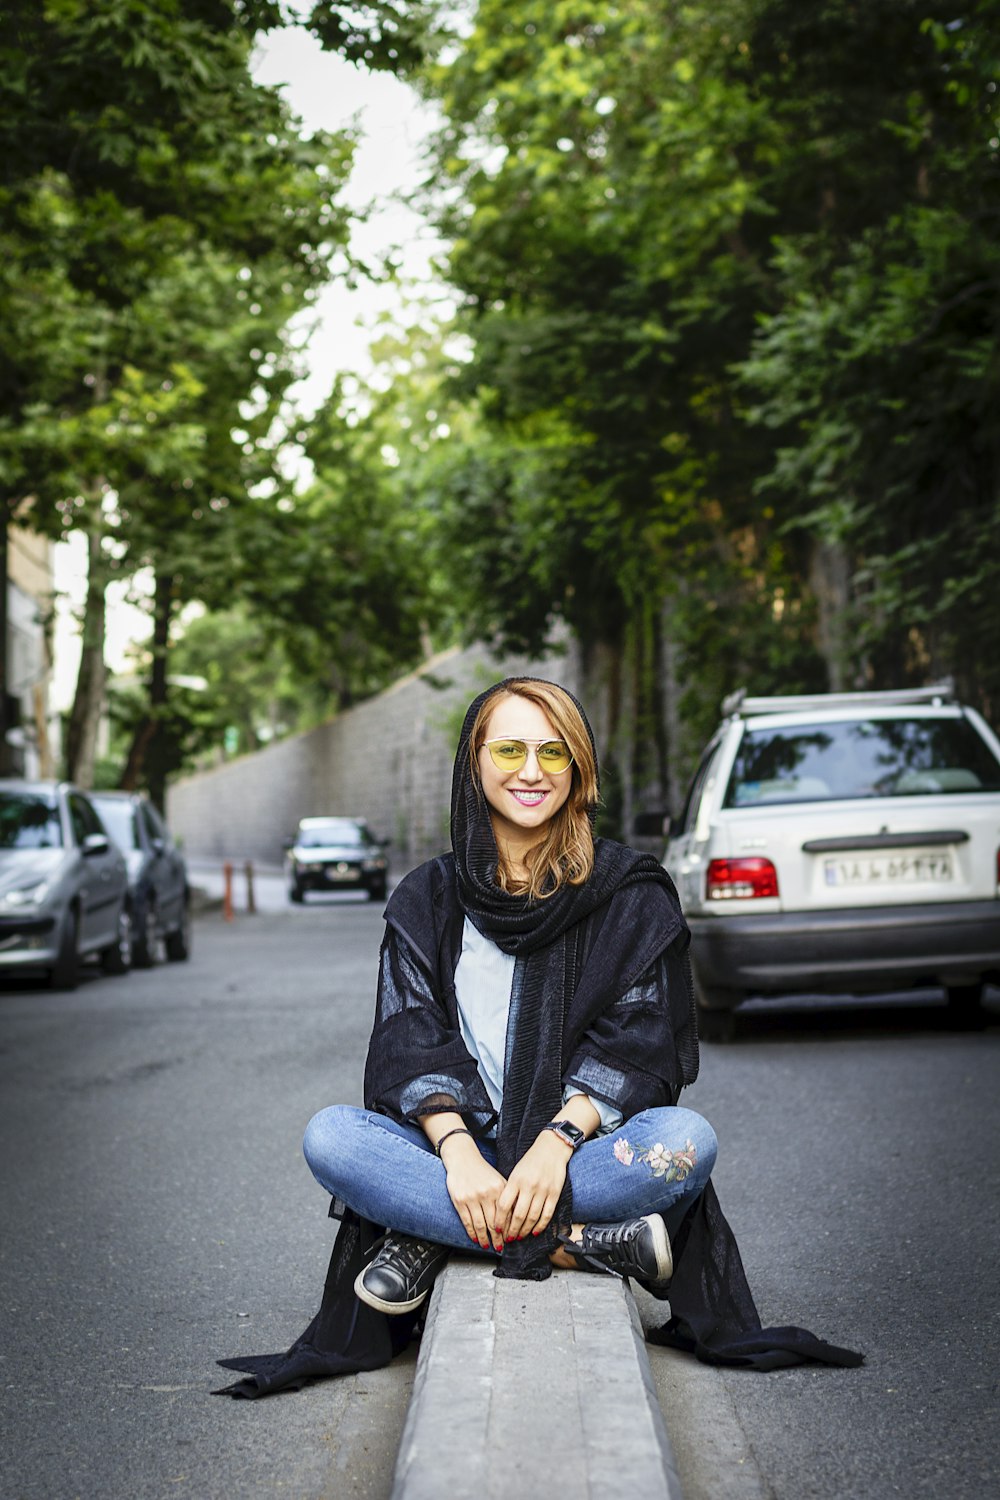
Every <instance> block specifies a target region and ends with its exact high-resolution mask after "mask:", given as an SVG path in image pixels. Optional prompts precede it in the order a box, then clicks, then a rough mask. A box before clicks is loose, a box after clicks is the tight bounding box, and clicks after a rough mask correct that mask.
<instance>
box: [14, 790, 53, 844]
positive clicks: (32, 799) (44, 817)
mask: <svg viewBox="0 0 1000 1500" xmlns="http://www.w3.org/2000/svg"><path fill="white" fill-rule="evenodd" d="M61 848H62V829H61V828H60V826H59V812H58V809H57V808H56V805H55V803H54V802H49V801H47V800H46V799H45V798H44V797H37V796H33V795H32V794H31V793H30V792H0V849H61Z"/></svg>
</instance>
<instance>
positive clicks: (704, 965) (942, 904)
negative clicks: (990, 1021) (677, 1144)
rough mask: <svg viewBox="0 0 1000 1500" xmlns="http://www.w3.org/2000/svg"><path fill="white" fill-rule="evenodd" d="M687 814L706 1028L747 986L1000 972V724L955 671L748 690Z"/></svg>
mask: <svg viewBox="0 0 1000 1500" xmlns="http://www.w3.org/2000/svg"><path fill="white" fill-rule="evenodd" d="M722 712H723V715H724V718H723V722H722V723H721V724H720V726H719V728H718V729H717V730H716V732H715V734H714V735H713V736H712V739H711V741H710V742H709V744H708V747H707V749H706V750H705V753H704V755H703V756H702V759H701V763H700V765H699V766H698V769H697V771H696V773H695V776H694V780H693V782H692V784H691V789H690V791H689V793H688V797H687V802H686V804H685V807H684V811H683V812H682V814H681V816H680V818H679V819H677V820H676V822H675V823H674V822H672V823H671V826H670V830H669V842H668V844H667V851H666V855H665V858H664V864H665V865H666V867H667V869H668V870H669V871H670V873H671V874H672V875H673V877H674V880H675V881H676V883H677V887H678V890H679V892H680V897H681V902H682V904H683V906H684V910H685V913H686V915H687V918H688V921H689V923H690V925H691V931H692V950H691V957H692V967H693V971H694V980H695V992H696V998H697V1001H698V1005H699V1017H700V1019H701V1022H702V1034H703V1035H705V1036H709V1037H711V1036H715V1037H719V1038H721V1037H724V1036H725V1035H727V1034H729V1033H731V1029H732V1012H733V1010H734V1009H735V1007H736V1006H737V1005H739V1004H740V1002H741V1001H742V1000H744V999H746V998H747V997H749V996H755V997H756V996H764V997H766V996H779V995H789V994H808V993H815V992H818V991H819V992H835V991H840V992H845V993H849V994H863V993H868V994H871V993H878V992H883V993H884V992H886V991H889V990H899V989H905V988H908V987H910V986H919V985H932V986H935V987H943V988H944V989H945V991H946V992H947V996H948V1000H949V1004H950V1005H951V1007H952V1009H953V1011H954V1012H955V1014H956V1018H957V1019H962V1020H965V1021H967V1022H968V1021H973V1020H974V1019H975V1017H976V1016H977V1014H978V1013H979V1012H980V1003H981V1000H982V992H983V987H984V984H986V983H1000V899H998V897H1000V741H998V740H997V737H996V735H994V733H993V732H992V730H991V729H990V728H989V726H988V725H987V724H986V722H985V721H984V720H983V718H982V717H981V716H980V715H979V714H978V713H976V712H975V710H974V709H971V708H967V707H963V705H961V704H960V703H956V702H955V701H954V695H953V692H952V688H951V684H949V683H944V684H939V685H938V686H936V687H931V688H921V689H917V690H914V691H911V692H906V691H898V692H883V693H842V694H832V693H829V694H822V695H817V696H815V697H797V698H748V697H746V696H745V694H743V693H742V692H741V693H737V694H734V695H733V696H732V697H731V698H728V699H726V701H725V703H724V704H723V706H722Z"/></svg>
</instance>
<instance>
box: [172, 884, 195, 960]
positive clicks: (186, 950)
mask: <svg viewBox="0 0 1000 1500" xmlns="http://www.w3.org/2000/svg"><path fill="white" fill-rule="evenodd" d="M166 949H167V958H168V959H169V960H170V962H171V963H172V964H179V963H183V962H184V960H185V959H187V958H190V957H191V901H190V898H188V899H187V900H185V902H184V905H183V907H182V908H181V920H180V926H178V927H175V928H174V930H173V932H168V933H167V938H166Z"/></svg>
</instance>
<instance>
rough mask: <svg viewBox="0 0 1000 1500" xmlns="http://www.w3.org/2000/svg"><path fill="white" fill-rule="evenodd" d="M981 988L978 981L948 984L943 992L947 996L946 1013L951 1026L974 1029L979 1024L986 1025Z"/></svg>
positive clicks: (965, 1029) (964, 1029)
mask: <svg viewBox="0 0 1000 1500" xmlns="http://www.w3.org/2000/svg"><path fill="white" fill-rule="evenodd" d="M983 988H984V986H983V985H982V984H981V983H979V982H977V983H975V984H949V985H948V987H947V989H946V991H945V993H946V994H947V996H948V1014H949V1016H950V1018H951V1022H952V1025H953V1026H957V1027H960V1028H961V1029H962V1030H963V1031H976V1030H978V1028H979V1027H980V1026H985V1025H986V1019H987V1017H986V1012H985V1010H984V1009H983Z"/></svg>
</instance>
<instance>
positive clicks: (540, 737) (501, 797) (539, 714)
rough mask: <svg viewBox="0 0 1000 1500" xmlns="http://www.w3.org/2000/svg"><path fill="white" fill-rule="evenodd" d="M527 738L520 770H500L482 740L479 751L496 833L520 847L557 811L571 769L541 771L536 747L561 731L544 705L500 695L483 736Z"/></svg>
mask: <svg viewBox="0 0 1000 1500" xmlns="http://www.w3.org/2000/svg"><path fill="white" fill-rule="evenodd" d="M507 738H510V739H515V740H525V741H527V744H528V758H527V760H526V761H525V763H524V765H523V766H522V767H521V769H520V770H519V771H501V770H499V769H498V767H497V766H495V765H494V764H493V761H492V760H491V758H490V752H489V750H488V748H487V747H486V745H485V744H484V745H482V746H481V748H480V751H479V775H480V778H481V780H482V784H483V792H484V794H485V796H486V800H487V802H488V803H489V805H490V810H491V817H492V822H493V829H494V832H495V833H496V835H497V837H498V838H502V839H504V840H505V841H506V842H508V843H512V844H515V845H519V846H521V847H522V848H531V846H532V845H533V844H534V843H536V842H537V839H534V838H532V837H531V835H532V834H533V833H534V832H535V831H536V830H538V831H539V836H541V832H540V831H541V830H542V829H544V827H545V824H546V823H547V822H548V821H549V819H550V818H552V817H554V815H555V814H556V813H557V812H558V811H559V809H560V807H562V805H563V803H564V802H565V801H566V798H567V797H568V796H569V794H570V788H571V786H572V782H573V769H572V767H569V768H568V769H567V770H565V771H561V772H558V773H554V772H549V771H544V770H543V769H542V768H541V766H540V765H539V764H538V756H537V753H536V752H537V749H538V745H539V743H544V741H545V740H557V739H559V738H560V735H559V731H558V730H557V729H556V728H555V727H554V725H553V724H552V721H551V720H550V719H549V717H548V715H547V714H546V713H545V712H544V710H542V709H540V708H539V707H538V706H537V704H535V703H529V701H528V699H527V698H517V697H515V696H513V695H511V696H510V697H508V698H502V699H501V700H500V702H499V703H498V704H497V706H496V708H494V710H493V712H492V713H491V714H490V717H489V720H488V722H487V725H486V739H487V740H497V739H507Z"/></svg>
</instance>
